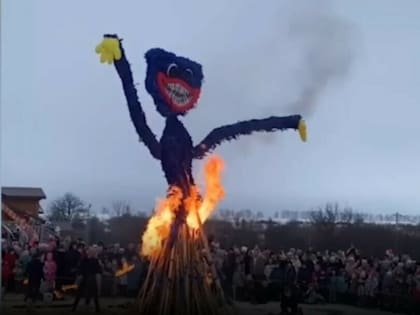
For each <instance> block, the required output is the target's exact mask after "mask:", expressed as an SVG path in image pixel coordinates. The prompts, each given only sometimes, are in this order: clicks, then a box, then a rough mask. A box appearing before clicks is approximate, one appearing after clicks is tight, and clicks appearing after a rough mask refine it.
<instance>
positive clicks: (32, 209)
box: [1, 187, 47, 220]
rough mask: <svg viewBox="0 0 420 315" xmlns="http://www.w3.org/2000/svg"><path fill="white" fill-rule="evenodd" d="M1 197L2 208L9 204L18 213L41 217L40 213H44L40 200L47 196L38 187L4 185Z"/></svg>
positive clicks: (36, 217) (35, 217)
mask: <svg viewBox="0 0 420 315" xmlns="http://www.w3.org/2000/svg"><path fill="white" fill-rule="evenodd" d="M1 198H2V208H3V206H7V207H8V208H10V209H11V210H13V211H14V212H16V214H18V215H21V216H28V217H31V218H34V219H39V214H41V213H42V208H41V205H40V203H39V202H40V201H41V200H43V199H46V198H47V196H46V195H45V193H44V191H43V190H42V188H38V187H2V188H1ZM5 219H6V220H7V219H8V218H7V217H6V218H5Z"/></svg>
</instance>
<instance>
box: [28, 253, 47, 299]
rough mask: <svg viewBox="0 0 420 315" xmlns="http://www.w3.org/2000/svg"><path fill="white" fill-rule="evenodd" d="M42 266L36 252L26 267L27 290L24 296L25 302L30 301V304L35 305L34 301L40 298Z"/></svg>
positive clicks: (42, 275)
mask: <svg viewBox="0 0 420 315" xmlns="http://www.w3.org/2000/svg"><path fill="white" fill-rule="evenodd" d="M43 268H44V264H43V263H42V262H41V256H40V254H39V252H38V251H36V252H35V253H34V254H33V256H32V259H31V261H30V262H29V263H28V266H27V267H26V276H27V279H28V288H27V292H26V296H25V301H27V300H28V299H30V300H31V301H32V303H35V302H36V300H37V299H38V298H39V297H40V295H41V294H40V288H41V282H42V279H43V278H44V270H43Z"/></svg>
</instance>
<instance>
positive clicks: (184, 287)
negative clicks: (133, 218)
mask: <svg viewBox="0 0 420 315" xmlns="http://www.w3.org/2000/svg"><path fill="white" fill-rule="evenodd" d="M222 168H223V163H222V160H221V159H219V158H216V157H212V158H210V159H209V160H208V162H207V164H206V166H205V182H206V194H205V196H204V197H203V198H201V197H200V195H199V193H198V189H197V187H195V186H191V187H189V189H188V191H185V190H184V192H183V191H182V189H181V188H179V187H171V188H170V190H169V193H168V197H167V198H166V199H164V200H162V201H161V202H159V203H158V205H157V207H156V210H155V214H154V216H153V217H152V218H151V219H150V221H149V224H148V226H147V229H146V231H145V233H144V235H143V238H142V241H143V242H142V253H141V254H142V255H144V256H147V257H148V258H149V260H150V265H149V270H148V274H147V277H146V280H145V283H144V284H143V287H142V289H141V291H140V293H139V308H140V314H145V315H177V314H179V315H193V314H194V315H219V314H229V313H231V312H232V309H231V308H230V306H229V305H228V303H227V301H226V299H225V297H224V294H223V290H222V287H221V284H220V281H219V278H218V276H217V272H216V268H215V264H214V262H213V260H212V257H211V255H210V250H209V244H208V241H207V237H206V235H205V233H204V230H203V225H202V224H203V223H204V221H205V220H206V219H207V218H208V217H209V216H210V214H211V213H212V211H213V210H214V208H215V206H216V204H217V203H218V202H219V201H220V200H221V199H222V198H223V195H224V191H223V188H222V186H221V180H220V177H221V176H220V175H221V171H222Z"/></svg>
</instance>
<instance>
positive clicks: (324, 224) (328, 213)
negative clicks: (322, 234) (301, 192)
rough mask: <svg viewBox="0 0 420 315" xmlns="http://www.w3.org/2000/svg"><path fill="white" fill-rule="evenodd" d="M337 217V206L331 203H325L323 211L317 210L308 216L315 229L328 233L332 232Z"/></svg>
mask: <svg viewBox="0 0 420 315" xmlns="http://www.w3.org/2000/svg"><path fill="white" fill-rule="evenodd" d="M338 217H339V207H338V204H334V205H333V204H331V203H327V204H326V205H325V207H324V208H323V209H322V208H319V209H318V210H316V211H312V212H311V214H310V219H311V222H312V224H313V225H314V226H315V227H316V228H318V229H321V230H329V231H332V230H334V228H335V224H336V222H337V220H338Z"/></svg>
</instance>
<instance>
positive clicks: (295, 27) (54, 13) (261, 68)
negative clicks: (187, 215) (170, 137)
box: [1, 0, 420, 214]
mask: <svg viewBox="0 0 420 315" xmlns="http://www.w3.org/2000/svg"><path fill="white" fill-rule="evenodd" d="M292 2H293V4H292ZM314 2H315V1H309V0H308V1H300V2H299V1H297V2H296V1H278V0H270V1H264V2H261V1H248V0H247V1H244V0H236V1H225V0H217V1H216V0H213V1H205V2H204V1H192V0H190V1H148V2H147V4H146V2H144V1H124V2H121V3H124V5H120V6H118V5H115V3H116V2H115V1H114V2H106V1H99V0H94V1H93V0H92V1H81V0H78V1H76V0H73V1H53V0H37V1H16V0H4V1H2V4H3V6H2V12H1V13H2V18H1V22H2V25H1V29H2V34H1V41H2V42H1V44H2V47H1V49H2V51H1V54H2V64H1V88H2V91H1V92H2V93H1V110H2V112H1V119H2V121H1V141H2V152H1V180H2V185H21V186H41V187H43V188H44V190H45V191H46V193H47V195H48V197H49V200H52V199H53V198H56V197H58V196H59V195H61V194H63V193H65V192H67V191H71V192H73V193H75V194H77V195H79V196H80V197H81V198H83V199H84V200H86V201H87V202H90V203H92V204H93V206H94V207H95V208H97V209H100V208H101V207H102V206H107V205H109V204H110V203H111V202H112V201H113V200H127V201H129V202H131V204H132V205H134V206H136V207H137V208H138V209H145V210H146V209H151V208H152V206H153V205H154V202H155V199H156V198H158V197H160V196H163V195H164V192H165V189H166V183H165V180H164V177H163V174H162V171H161V170H160V165H159V163H158V162H156V161H154V160H153V159H152V158H151V156H150V155H149V153H148V152H147V151H146V149H145V148H144V147H143V146H142V145H141V144H139V143H138V141H137V136H136V134H135V131H134V128H133V126H132V125H131V122H130V119H129V115H128V110H127V108H126V105H125V100H124V97H123V93H122V88H121V85H120V82H119V79H118V78H117V74H116V72H115V71H114V69H113V68H112V67H110V66H106V65H102V64H100V63H99V60H98V56H97V55H95V53H94V48H95V46H96V44H98V43H99V42H100V40H101V37H102V34H103V33H118V34H119V35H120V36H121V37H123V38H124V46H125V48H126V53H127V56H128V59H129V60H130V61H131V64H132V66H133V72H134V76H135V81H136V82H138V83H139V85H138V89H139V96H140V100H141V102H142V104H143V107H144V109H145V111H146V114H147V116H148V121H149V124H150V126H151V127H152V129H153V130H154V131H155V133H157V134H158V135H159V136H160V133H161V131H162V127H163V123H164V121H163V119H162V118H161V117H160V116H159V115H158V114H157V113H156V112H155V108H154V105H153V104H152V100H151V98H150V97H149V96H148V95H147V93H146V92H145V89H144V77H145V62H144V58H143V54H144V52H145V51H147V50H148V49H149V48H151V47H156V46H160V47H162V48H165V49H168V50H172V51H174V52H176V53H177V54H180V55H185V56H187V57H190V58H192V59H194V60H197V61H199V62H200V63H202V64H203V67H204V73H205V83H204V86H203V90H202V97H201V99H200V102H199V106H198V107H197V109H195V110H194V111H192V112H190V113H189V115H188V116H187V117H185V119H184V121H185V124H186V126H187V127H188V129H189V131H190V132H191V134H192V136H193V139H194V141H195V142H197V141H199V140H201V139H202V138H203V137H204V136H205V135H206V134H207V133H208V132H209V131H210V130H211V129H212V128H214V127H217V126H220V125H222V124H226V123H231V122H235V121H237V120H242V119H249V118H262V117H265V116H268V115H273V114H276V115H286V114H291V113H295V112H296V113H300V112H302V113H303V114H304V115H305V117H306V120H307V124H308V132H309V142H308V143H305V144H304V143H302V142H300V140H299V138H298V135H297V133H295V132H292V131H289V132H284V133H277V134H274V135H257V136H251V137H248V138H242V139H241V140H239V141H236V142H230V143H227V144H224V145H223V146H222V147H220V148H219V149H218V150H217V152H216V153H218V154H219V155H221V156H223V157H224V159H225V160H226V166H227V167H226V171H225V173H224V183H225V187H226V192H227V194H226V198H225V200H224V202H223V203H222V204H221V207H232V208H235V209H241V208H252V209H255V210H261V211H263V212H265V213H270V212H272V211H274V210H281V209H287V208H289V209H296V210H299V209H308V208H311V207H314V206H318V205H320V204H323V203H325V202H327V201H338V202H340V203H342V204H343V205H350V206H353V207H354V208H356V209H358V210H361V211H374V212H391V211H396V210H398V211H401V212H405V213H413V214H414V213H418V212H420V163H419V157H420V143H419V139H418V136H419V135H420V126H419V124H418V117H419V116H420V107H419V105H420V102H419V101H420V88H419V87H420V54H419V52H420V40H419V39H420V2H419V1H417V0H411V1H410V0H404V1H400V2H398V4H397V2H396V1H391V0H370V1H362V0H353V1H344V0H342V1H339V0H337V1H330V2H327V1H316V3H315V4H314ZM105 3H108V4H107V5H105ZM262 3H263V5H261V4H262ZM308 102H310V104H308ZM291 104H294V105H293V106H291ZM199 166H200V165H199V164H197V165H195V170H196V173H199V170H200V168H199Z"/></svg>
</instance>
